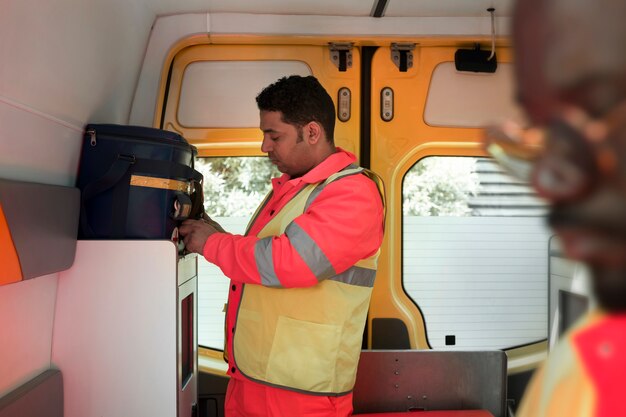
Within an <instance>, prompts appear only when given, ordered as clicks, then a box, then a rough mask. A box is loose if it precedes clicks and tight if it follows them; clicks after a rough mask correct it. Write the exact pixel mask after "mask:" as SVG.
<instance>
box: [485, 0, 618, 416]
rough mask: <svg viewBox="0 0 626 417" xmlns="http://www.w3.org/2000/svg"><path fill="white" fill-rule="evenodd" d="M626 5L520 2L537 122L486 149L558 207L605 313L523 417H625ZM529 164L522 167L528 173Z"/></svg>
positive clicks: (536, 385)
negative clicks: (588, 270) (590, 276)
mask: <svg viewBox="0 0 626 417" xmlns="http://www.w3.org/2000/svg"><path fill="white" fill-rule="evenodd" d="M625 19H626V1H624V0H518V1H517V4H516V6H515V11H514V19H513V47H514V50H515V66H516V82H517V90H518V97H519V100H520V103H521V105H522V106H523V108H524V110H525V111H526V115H527V117H528V121H529V123H530V125H531V127H530V128H528V129H521V128H519V127H518V126H516V125H514V124H513V123H505V124H503V125H502V126H500V127H499V128H494V129H490V130H487V135H486V142H487V150H488V151H489V152H490V153H491V154H492V155H493V156H494V157H495V158H496V159H498V160H500V162H502V163H503V165H505V166H508V167H509V168H511V169H512V170H517V172H518V174H520V175H521V176H523V175H527V179H528V180H529V181H530V182H532V184H533V186H534V187H535V189H536V190H537V192H538V193H539V194H540V195H541V196H543V197H544V198H545V199H546V200H548V202H549V203H550V205H551V212H550V215H549V222H550V225H551V226H552V228H553V229H554V230H555V232H556V233H557V235H558V236H559V238H560V241H561V244H562V246H563V249H564V251H565V254H566V255H567V256H568V257H569V258H571V259H574V260H577V261H581V262H584V263H586V264H587V265H588V266H589V267H590V270H591V273H592V287H593V293H594V297H595V300H596V302H597V308H595V309H593V310H592V311H591V312H590V313H589V314H587V315H586V316H585V317H584V318H583V319H582V320H580V321H579V322H578V323H577V324H576V325H575V326H574V328H573V329H571V330H570V331H569V332H568V333H567V334H566V335H565V336H564V337H563V339H562V340H560V341H559V343H558V344H557V346H556V347H555V348H554V349H553V350H552V351H551V353H550V356H549V358H548V360H547V362H546V363H545V364H544V365H543V367H542V368H540V370H539V371H538V372H537V374H536V375H535V376H534V377H533V380H532V382H531V384H530V386H529V388H528V390H527V391H526V393H525V396H524V398H523V399H522V402H521V404H520V408H519V410H518V413H517V416H518V417H561V416H567V417H589V416H598V417H599V416H601V417H609V416H610V417H617V416H626V398H624V397H625V396H626V388H624V386H625V385H624V383H625V382H626V23H625ZM525 168H526V169H525Z"/></svg>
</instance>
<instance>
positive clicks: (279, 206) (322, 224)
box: [180, 76, 384, 417]
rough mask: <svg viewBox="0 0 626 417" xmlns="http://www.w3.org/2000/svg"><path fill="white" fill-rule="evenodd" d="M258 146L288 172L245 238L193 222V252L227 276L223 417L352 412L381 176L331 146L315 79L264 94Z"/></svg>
mask: <svg viewBox="0 0 626 417" xmlns="http://www.w3.org/2000/svg"><path fill="white" fill-rule="evenodd" d="M257 104H258V107H259V110H260V118H261V121H260V128H261V131H262V132H263V142H262V145H261V150H262V151H263V152H266V153H267V154H268V156H269V158H270V160H271V161H272V163H274V164H275V165H276V166H277V167H278V169H279V170H280V171H281V172H282V173H283V175H282V176H281V177H279V178H274V179H273V180H272V191H271V192H270V194H269V195H268V197H267V198H266V200H265V201H264V202H263V203H262V204H261V205H260V206H259V208H258V210H257V212H256V213H255V215H254V216H253V218H252V220H251V221H250V223H249V226H248V229H247V232H246V234H245V235H244V236H241V235H233V234H230V233H227V232H225V231H224V230H223V229H222V228H221V227H220V226H219V225H217V224H216V223H215V222H212V221H200V220H187V221H185V222H184V223H183V225H182V226H181V227H180V233H181V235H182V236H183V237H184V238H183V241H184V243H185V246H186V247H187V249H188V250H190V251H193V252H197V253H199V254H202V255H204V257H205V258H206V259H207V260H208V261H209V262H212V263H214V264H215V265H217V266H219V267H220V268H221V270H222V271H223V272H224V274H225V275H226V276H227V277H229V278H230V279H231V286H230V291H229V300H228V307H227V314H226V349H225V357H226V358H227V361H228V364H229V371H228V373H229V375H230V377H231V379H230V382H229V385H228V389H227V393H226V404H225V409H226V415H227V416H228V417H239V416H241V417H243V416H245V417H255V416H275V417H279V416H284V417H297V416H320V417H321V416H337V417H339V416H349V415H350V414H351V413H352V394H351V390H352V388H353V386H354V382H355V376H356V368H357V363H358V359H359V355H360V351H361V343H362V337H363V329H364V324H365V320H366V315H367V310H368V305H369V300H370V295H371V291H372V286H373V284H374V277H375V275H376V261H377V258H378V254H379V248H380V245H381V242H382V238H383V222H384V202H383V199H384V197H383V196H384V192H383V189H382V182H380V180H379V178H378V177H377V176H376V175H375V174H373V173H371V172H369V171H366V170H363V169H362V168H359V167H358V165H357V164H356V159H355V156H354V155H352V154H351V153H349V152H346V151H344V150H342V149H340V148H337V147H335V145H334V141H333V132H334V125H335V108H334V105H333V101H332V99H331V97H330V96H329V95H328V93H327V92H326V91H325V90H324V88H323V87H322V86H321V84H320V83H319V82H318V80H317V79H315V78H314V77H312V76H309V77H300V76H291V77H286V78H282V79H280V80H278V81H277V82H276V83H274V84H272V85H270V86H268V87H266V88H265V89H264V90H263V91H262V92H261V93H260V94H259V95H258V96H257Z"/></svg>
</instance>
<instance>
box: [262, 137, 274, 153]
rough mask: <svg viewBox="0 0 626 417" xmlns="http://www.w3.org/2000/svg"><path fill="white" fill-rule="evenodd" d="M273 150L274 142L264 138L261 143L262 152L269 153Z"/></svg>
mask: <svg viewBox="0 0 626 417" xmlns="http://www.w3.org/2000/svg"><path fill="white" fill-rule="evenodd" d="M271 150H272V141H271V140H270V139H269V137H267V136H263V142H261V152H265V153H269V152H270V151H271Z"/></svg>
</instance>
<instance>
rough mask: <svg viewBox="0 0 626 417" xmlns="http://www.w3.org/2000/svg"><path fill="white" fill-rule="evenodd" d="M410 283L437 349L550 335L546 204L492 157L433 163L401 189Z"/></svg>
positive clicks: (421, 165)
mask: <svg viewBox="0 0 626 417" xmlns="http://www.w3.org/2000/svg"><path fill="white" fill-rule="evenodd" d="M402 211H403V237H402V239H403V245H402V251H403V253H402V259H403V284H404V288H405V291H406V292H407V294H408V295H409V296H410V297H411V298H412V299H413V300H414V301H415V302H416V303H417V305H418V306H419V308H420V310H421V311H422V313H423V316H424V320H425V322H426V329H427V336H428V340H429V342H430V345H431V346H432V347H433V348H436V349H443V348H450V349H455V348H456V349H502V348H508V347H512V346H518V345H523V344H527V343H531V342H535V341H538V340H542V339H545V338H546V337H547V302H548V301H547V300H548V297H547V282H548V260H549V259H548V257H549V250H548V241H549V238H550V235H551V232H550V230H549V228H548V227H547V226H546V225H545V213H546V205H545V203H544V202H542V201H541V200H539V199H538V198H537V197H536V196H535V194H534V192H533V190H532V189H531V188H530V187H529V186H528V185H527V184H524V183H521V182H519V181H516V180H514V179H512V178H510V177H509V176H507V175H505V174H504V173H503V172H502V171H501V170H500V168H499V167H498V166H497V165H496V164H495V162H493V161H492V160H490V159H488V158H473V157H428V158H424V159H422V160H420V161H418V163H416V164H415V165H414V166H413V167H412V168H411V169H410V170H409V171H408V172H407V173H406V175H405V177H404V180H403V185H402Z"/></svg>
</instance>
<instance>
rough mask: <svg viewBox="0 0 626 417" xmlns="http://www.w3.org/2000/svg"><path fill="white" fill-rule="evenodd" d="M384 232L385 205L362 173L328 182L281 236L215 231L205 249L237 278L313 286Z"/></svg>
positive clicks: (367, 250) (371, 249) (364, 252)
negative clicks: (258, 235) (245, 234)
mask: <svg viewBox="0 0 626 417" xmlns="http://www.w3.org/2000/svg"><path fill="white" fill-rule="evenodd" d="M382 238H383V206H382V201H381V198H380V195H379V193H378V189H377V188H376V185H375V184H374V183H373V182H372V181H371V180H369V179H368V178H366V177H365V176H363V175H353V176H348V177H345V178H342V179H340V180H337V181H334V182H332V183H330V184H328V185H327V186H326V187H325V188H324V189H323V190H322V192H321V193H320V194H319V195H318V196H317V197H316V198H315V200H314V201H313V203H312V204H311V205H310V206H309V207H308V209H307V210H306V211H305V213H303V214H302V215H300V216H298V217H297V218H296V219H295V220H294V221H293V222H291V223H290V224H289V225H288V226H287V228H286V230H285V233H283V234H282V235H280V236H272V237H266V238H263V239H259V238H257V237H255V236H240V235H231V234H227V233H216V234H214V235H212V236H211V237H209V239H208V240H207V242H206V244H205V246H204V251H203V254H204V256H205V258H206V259H207V260H208V261H209V262H212V263H214V264H216V265H217V266H218V267H220V269H221V270H222V272H224V274H225V275H226V276H227V277H229V278H231V279H234V280H237V281H241V282H244V283H249V284H260V285H265V286H269V287H285V288H293V287H309V286H313V285H315V284H317V283H318V282H319V281H321V280H324V279H326V278H329V277H331V276H334V275H336V274H339V273H342V272H344V271H345V270H347V269H348V268H350V267H351V266H353V265H354V264H355V263H356V262H358V261H359V260H361V259H363V258H366V257H368V256H371V255H373V254H374V253H375V252H376V251H377V250H378V248H379V247H380V245H381V242H382Z"/></svg>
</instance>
